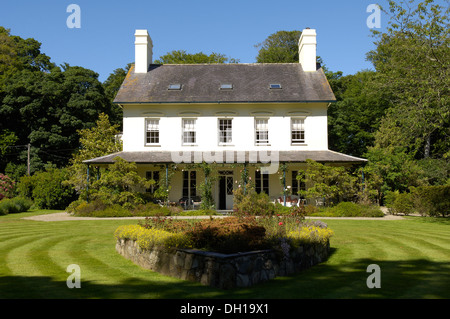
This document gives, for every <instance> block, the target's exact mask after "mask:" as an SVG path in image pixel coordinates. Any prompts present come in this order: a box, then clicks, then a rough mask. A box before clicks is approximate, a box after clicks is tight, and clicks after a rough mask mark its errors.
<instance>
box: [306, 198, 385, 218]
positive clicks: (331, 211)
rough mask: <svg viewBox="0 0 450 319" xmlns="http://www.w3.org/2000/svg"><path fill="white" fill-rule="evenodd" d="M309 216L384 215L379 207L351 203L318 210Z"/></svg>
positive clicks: (342, 203)
mask: <svg viewBox="0 0 450 319" xmlns="http://www.w3.org/2000/svg"><path fill="white" fill-rule="evenodd" d="M310 216H322V217H383V216H384V214H383V212H382V211H381V210H380V208H379V207H377V206H373V205H363V204H358V203H352V202H341V203H339V204H337V205H335V206H332V207H326V208H322V209H320V210H319V211H318V212H316V213H313V214H310Z"/></svg>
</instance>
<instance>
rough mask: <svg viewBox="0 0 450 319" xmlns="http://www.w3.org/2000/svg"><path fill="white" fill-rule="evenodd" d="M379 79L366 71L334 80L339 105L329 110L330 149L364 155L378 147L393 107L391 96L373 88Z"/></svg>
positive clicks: (335, 104) (336, 104) (371, 72)
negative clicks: (377, 138) (384, 120)
mask: <svg viewBox="0 0 450 319" xmlns="http://www.w3.org/2000/svg"><path fill="white" fill-rule="evenodd" d="M375 76H376V75H375V72H373V71H368V70H366V71H360V72H358V73H356V74H355V75H348V76H345V77H341V78H338V79H334V81H333V84H332V85H334V86H335V87H336V88H333V89H334V92H335V95H336V98H337V102H336V103H333V104H331V105H330V107H329V108H328V128H329V130H328V140H329V147H330V149H333V150H336V151H338V152H342V153H345V154H349V155H353V156H363V154H364V153H365V152H367V149H368V147H370V146H373V145H374V140H375V133H376V132H377V130H378V129H379V127H380V121H381V119H382V117H383V116H384V114H385V113H386V109H388V107H389V106H390V103H389V99H388V97H387V96H385V94H384V93H383V92H382V91H378V90H374V89H373V84H372V82H373V79H374V77H375ZM330 84H331V82H330Z"/></svg>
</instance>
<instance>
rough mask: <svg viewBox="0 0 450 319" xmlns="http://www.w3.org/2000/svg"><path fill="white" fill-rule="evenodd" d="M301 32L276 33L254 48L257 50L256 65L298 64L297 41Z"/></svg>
mask: <svg viewBox="0 0 450 319" xmlns="http://www.w3.org/2000/svg"><path fill="white" fill-rule="evenodd" d="M301 34H302V32H301V31H295V30H294V31H278V32H276V33H273V34H271V35H269V36H268V37H267V39H265V40H264V41H263V42H262V43H258V44H257V45H255V47H257V48H259V51H258V56H257V57H256V62H257V63H298V60H299V57H298V41H299V39H300V36H301Z"/></svg>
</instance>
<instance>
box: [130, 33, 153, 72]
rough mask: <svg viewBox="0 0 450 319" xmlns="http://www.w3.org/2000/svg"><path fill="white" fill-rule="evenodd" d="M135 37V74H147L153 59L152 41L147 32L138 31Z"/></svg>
mask: <svg viewBox="0 0 450 319" xmlns="http://www.w3.org/2000/svg"><path fill="white" fill-rule="evenodd" d="M134 37H135V41H134V50H135V51H134V73H147V71H148V67H149V65H150V64H152V58H153V42H152V39H151V38H150V36H149V35H148V31H147V30H136V32H135V33H134Z"/></svg>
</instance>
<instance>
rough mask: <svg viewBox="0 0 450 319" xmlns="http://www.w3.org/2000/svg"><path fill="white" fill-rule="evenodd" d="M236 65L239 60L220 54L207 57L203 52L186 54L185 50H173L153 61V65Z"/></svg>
mask: <svg viewBox="0 0 450 319" xmlns="http://www.w3.org/2000/svg"><path fill="white" fill-rule="evenodd" d="M227 62H228V63H238V62H239V60H236V59H234V58H228V57H226V56H225V55H224V54H221V53H215V52H213V53H211V54H210V55H207V54H205V53H203V52H198V53H194V54H192V53H187V52H186V51H185V50H174V51H172V52H169V53H167V54H165V55H163V56H161V57H159V59H158V60H155V61H154V62H153V63H155V64H202V63H208V64H213V63H227Z"/></svg>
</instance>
